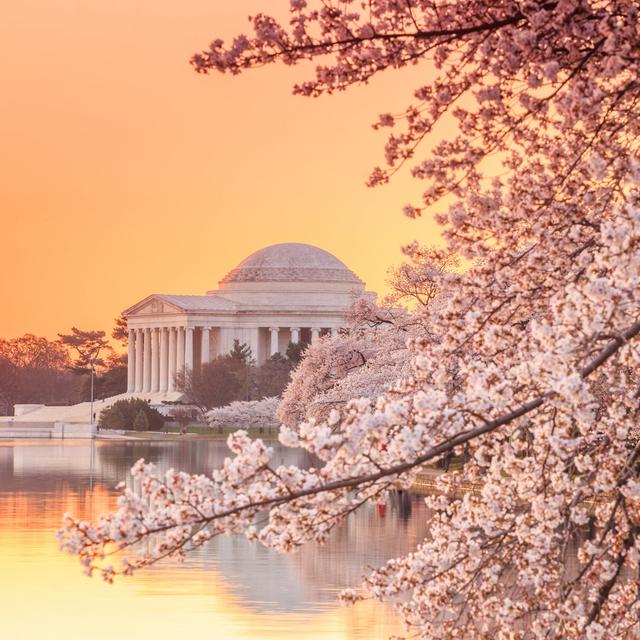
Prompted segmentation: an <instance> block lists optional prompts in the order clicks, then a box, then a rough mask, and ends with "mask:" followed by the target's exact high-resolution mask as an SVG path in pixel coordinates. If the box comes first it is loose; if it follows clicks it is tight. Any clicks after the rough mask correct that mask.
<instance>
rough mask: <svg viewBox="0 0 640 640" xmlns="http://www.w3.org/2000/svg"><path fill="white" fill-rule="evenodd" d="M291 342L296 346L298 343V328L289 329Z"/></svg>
mask: <svg viewBox="0 0 640 640" xmlns="http://www.w3.org/2000/svg"><path fill="white" fill-rule="evenodd" d="M290 331H291V342H293V344H298V343H299V342H300V328H299V327H298V328H295V329H294V328H291V329H290Z"/></svg>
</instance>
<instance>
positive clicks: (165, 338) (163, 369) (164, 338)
mask: <svg viewBox="0 0 640 640" xmlns="http://www.w3.org/2000/svg"><path fill="white" fill-rule="evenodd" d="M158 331H160V387H159V391H161V392H162V393H165V392H166V391H167V389H168V380H167V375H168V371H169V368H168V366H167V365H168V364H169V363H168V361H167V352H168V347H169V334H168V333H167V331H168V330H167V329H165V328H164V327H162V328H161V329H158Z"/></svg>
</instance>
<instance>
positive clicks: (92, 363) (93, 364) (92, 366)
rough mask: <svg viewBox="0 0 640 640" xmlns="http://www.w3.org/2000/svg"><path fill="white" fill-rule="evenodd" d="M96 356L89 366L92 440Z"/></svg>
mask: <svg viewBox="0 0 640 640" xmlns="http://www.w3.org/2000/svg"><path fill="white" fill-rule="evenodd" d="M97 357H98V356H97V354H96V355H95V356H94V357H93V358H91V360H90V361H89V364H90V365H91V405H90V406H91V437H92V438H93V437H94V435H95V426H94V424H93V378H94V376H95V374H96V358H97Z"/></svg>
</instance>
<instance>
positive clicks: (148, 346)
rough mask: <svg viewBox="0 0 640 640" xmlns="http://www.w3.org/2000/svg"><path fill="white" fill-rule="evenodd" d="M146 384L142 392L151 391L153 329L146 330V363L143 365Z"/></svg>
mask: <svg viewBox="0 0 640 640" xmlns="http://www.w3.org/2000/svg"><path fill="white" fill-rule="evenodd" d="M142 368H143V372H142V373H143V376H144V383H143V385H142V390H143V391H144V392H145V393H149V391H151V329H144V362H143V364H142Z"/></svg>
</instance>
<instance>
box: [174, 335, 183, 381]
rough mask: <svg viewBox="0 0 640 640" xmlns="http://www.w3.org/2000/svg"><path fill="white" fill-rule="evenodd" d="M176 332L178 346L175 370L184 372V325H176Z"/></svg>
mask: <svg viewBox="0 0 640 640" xmlns="http://www.w3.org/2000/svg"><path fill="white" fill-rule="evenodd" d="M176 333H177V335H176V344H177V346H178V353H177V356H176V372H177V373H184V327H176Z"/></svg>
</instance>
